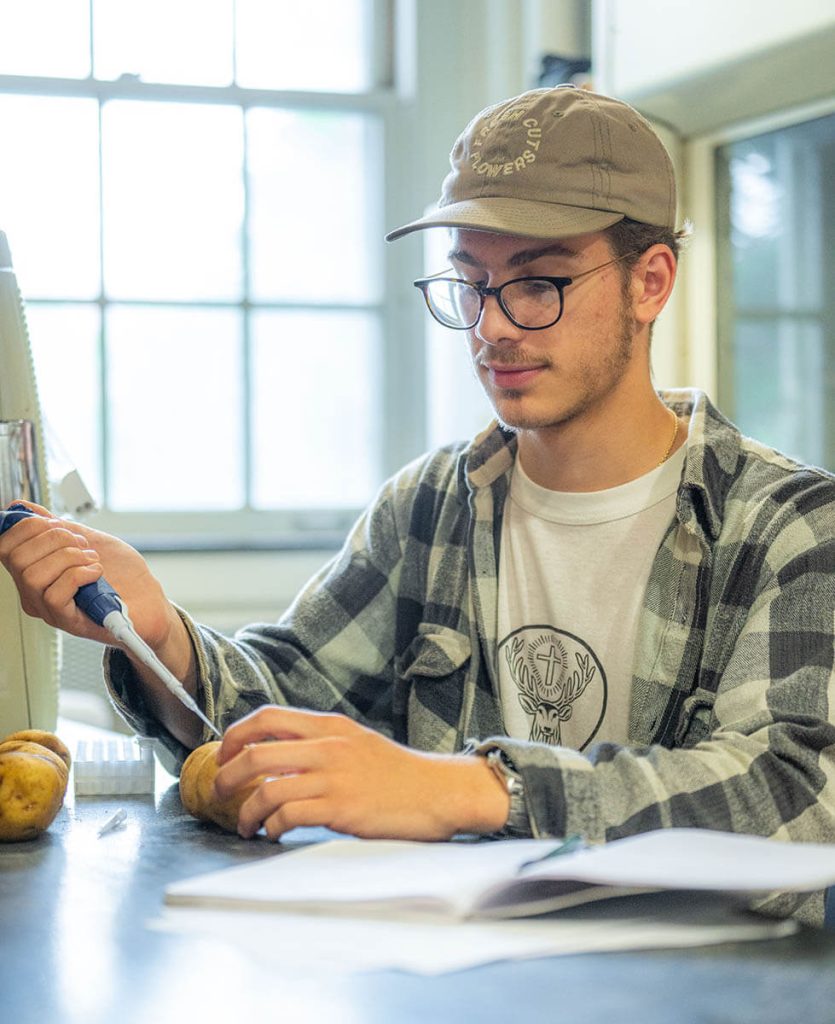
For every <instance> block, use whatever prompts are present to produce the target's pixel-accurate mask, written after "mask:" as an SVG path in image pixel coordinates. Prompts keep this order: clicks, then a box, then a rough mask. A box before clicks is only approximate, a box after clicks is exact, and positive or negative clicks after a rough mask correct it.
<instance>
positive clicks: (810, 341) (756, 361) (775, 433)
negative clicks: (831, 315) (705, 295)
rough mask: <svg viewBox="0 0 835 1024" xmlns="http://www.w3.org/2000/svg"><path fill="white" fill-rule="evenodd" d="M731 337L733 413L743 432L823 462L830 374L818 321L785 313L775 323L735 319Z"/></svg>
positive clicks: (833, 388) (831, 397)
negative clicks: (734, 396)
mask: <svg viewBox="0 0 835 1024" xmlns="http://www.w3.org/2000/svg"><path fill="white" fill-rule="evenodd" d="M734 341H735V350H736V363H735V376H734V385H735V391H736V395H737V402H736V410H735V415H736V418H737V420H738V421H739V422H740V423H744V424H745V432H746V433H748V434H751V435H752V436H753V437H756V438H757V439H758V440H759V441H764V442H765V443H766V444H770V445H771V446H772V447H774V448H779V449H781V450H782V451H785V452H786V453H787V454H788V455H792V456H794V457H795V458H799V459H801V460H803V461H806V462H810V463H812V464H815V465H824V464H825V463H826V461H827V452H826V436H827V409H832V408H833V404H835V378H833V374H832V372H831V365H832V364H831V362H830V363H829V365H827V361H826V339H825V338H824V336H823V331H822V330H821V327H820V325H818V324H813V323H803V322H798V321H796V320H792V319H789V318H782V319H780V320H778V321H777V323H776V324H775V323H762V322H758V321H753V322H752V321H746V320H745V319H740V320H739V321H738V322H737V327H736V336H735V339H734ZM831 358H832V355H830V360H831ZM828 369H829V372H827V370H828ZM810 382H816V384H817V386H816V387H810V386H809V385H810ZM829 429H830V432H831V427H830V428H829ZM829 454H830V460H829V461H830V464H831V461H832V460H831V454H832V452H831V451H830V453H829Z"/></svg>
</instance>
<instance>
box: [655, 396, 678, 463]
mask: <svg viewBox="0 0 835 1024" xmlns="http://www.w3.org/2000/svg"><path fill="white" fill-rule="evenodd" d="M670 414H671V415H672V417H673V436H672V437H671V438H670V443H669V444H668V445H667V450H666V451H665V452H664V455H663V457H662V459H661V461H660V462H659V463H658V466H663V465H664V463H665V462H666V461H667V459H669V457H670V452H671V451H672V450H673V445H674V444H675V443H676V438H677V437H678V416H676V414H675V413H674V412H673V410H672V409H670ZM658 466H656V467H655V468H656V469H658Z"/></svg>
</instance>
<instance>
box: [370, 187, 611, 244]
mask: <svg viewBox="0 0 835 1024" xmlns="http://www.w3.org/2000/svg"><path fill="white" fill-rule="evenodd" d="M623 217H624V215H623V214H622V213H613V212H612V211H611V210H587V209H585V208H583V207H580V206H561V205H560V204H558V203H538V202H531V201H528V200H524V199H504V198H502V199H498V198H495V197H493V198H490V197H487V198H484V199H469V200H466V201H465V202H461V203H450V205H449V206H441V207H439V208H438V209H436V210H433V211H432V212H431V213H428V214H426V216H425V217H421V218H420V219H419V220H413V221H411V222H410V223H408V224H404V225H403V226H402V227H399V228H395V229H394V231H389V233H388V234H387V235H386V241H387V242H393V241H394V240H395V239H396V238H402V237H403V236H404V235H409V234H411V233H412V232H413V231H422V230H424V229H426V228H469V229H470V230H472V231H493V232H495V233H496V234H500V235H518V236H519V237H521V238H570V237H572V236H573V235H585V234H588V233H589V232H592V231H602V230H603V229H604V228H608V227H611V225H612V224H617V222H618V221H620V220H623Z"/></svg>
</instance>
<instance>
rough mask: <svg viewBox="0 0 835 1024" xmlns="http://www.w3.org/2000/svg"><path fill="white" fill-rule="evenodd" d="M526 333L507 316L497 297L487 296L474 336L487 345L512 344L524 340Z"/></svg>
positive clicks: (474, 328)
mask: <svg viewBox="0 0 835 1024" xmlns="http://www.w3.org/2000/svg"><path fill="white" fill-rule="evenodd" d="M524 333H525V332H524V331H523V330H522V328H521V327H517V326H516V324H514V323H513V322H512V321H511V320H510V319H509V318H508V317H507V316H506V315H505V312H504V310H503V309H502V307H501V306H500V305H499V300H498V299H497V298H496V296H495V295H485V296H484V305H483V307H482V310H481V316H480V317H479V318H478V323H476V325H475V327H473V334H474V335H475V337H476V338H477V339H478V340H479V341H482V342H484V344H485V345H503V344H505V345H506V344H508V343H510V344H512V343H514V342H517V341H521V340H522V336H523V335H524Z"/></svg>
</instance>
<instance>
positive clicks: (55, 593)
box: [0, 506, 105, 640]
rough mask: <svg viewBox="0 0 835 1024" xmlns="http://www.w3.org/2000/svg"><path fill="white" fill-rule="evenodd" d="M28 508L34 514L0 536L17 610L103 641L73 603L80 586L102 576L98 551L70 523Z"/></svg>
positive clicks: (0, 558)
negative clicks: (18, 606) (15, 588)
mask: <svg viewBox="0 0 835 1024" xmlns="http://www.w3.org/2000/svg"><path fill="white" fill-rule="evenodd" d="M33 510H37V514H36V515H33V516H30V517H27V518H25V519H22V520H21V521H19V522H16V523H15V524H14V527H13V528H12V529H7V530H6V531H5V532H3V533H2V535H0V562H1V563H2V564H3V565H4V566H5V568H6V569H7V570H8V572H9V573H10V575H11V576H12V579H13V580H14V583H15V585H16V586H17V589H18V592H19V594H20V601H21V607H22V608H23V610H24V612H26V614H27V615H31V616H33V617H36V618H41V619H43V620H44V621H45V622H47V623H49V625H51V626H56V627H58V628H60V629H63V630H66V631H67V632H71V633H74V634H75V635H78V636H83V637H86V638H89V639H96V640H103V639H104V638H105V637H104V634H103V631H101V630H100V629H99V627H97V626H96V625H95V624H94V623H91V622H89V620H85V616H83V615H82V613H81V612H80V611H79V609H78V608H77V607H76V606H75V604H74V602H73V597H74V595H75V593H76V591H77V590H78V588H79V587H81V586H84V585H85V584H87V583H92V582H94V581H95V580H96V579H98V578H99V577H100V576H101V574H102V571H103V569H102V565H101V562H100V559H99V556H98V553H97V551H96V550H95V549H94V548H92V547H91V545H90V543H89V541H88V539H87V537H86V536H85V535H84V534H83V533H82V532H80V531H79V529H78V528H77V527H76V526H75V524H70V523H66V522H65V521H63V520H61V519H56V518H55V517H53V516H51V515H50V514H49V512H48V511H47V510H46V509H43V508H41V507H40V506H34V507H33ZM43 513H46V514H45V515H44V514H43Z"/></svg>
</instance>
